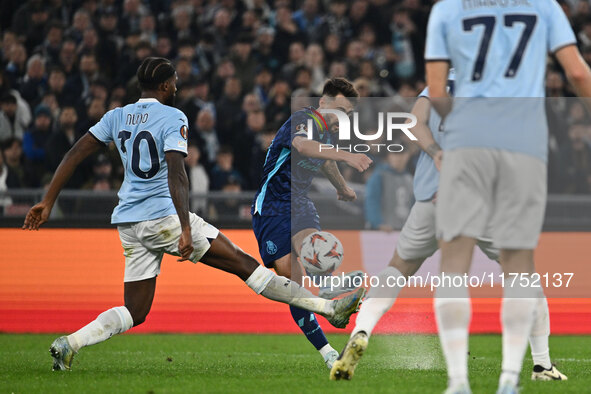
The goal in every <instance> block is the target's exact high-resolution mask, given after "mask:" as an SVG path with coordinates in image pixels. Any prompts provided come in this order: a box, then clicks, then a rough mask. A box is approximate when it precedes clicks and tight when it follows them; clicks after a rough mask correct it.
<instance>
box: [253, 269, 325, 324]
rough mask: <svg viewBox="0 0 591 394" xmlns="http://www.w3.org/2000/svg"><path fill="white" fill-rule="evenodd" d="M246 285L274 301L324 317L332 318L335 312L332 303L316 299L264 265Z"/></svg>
mask: <svg viewBox="0 0 591 394" xmlns="http://www.w3.org/2000/svg"><path fill="white" fill-rule="evenodd" d="M245 283H246V284H247V285H248V287H250V288H251V289H252V290H254V292H255V293H257V294H260V295H262V296H263V297H266V298H268V299H270V300H273V301H279V302H283V303H285V304H289V305H293V306H296V307H298V308H301V309H305V310H308V311H310V312H314V313H318V314H319V315H322V316H330V315H331V314H332V313H333V312H334V308H333V302H332V301H330V300H325V299H323V298H319V297H316V296H315V295H314V294H312V293H311V292H310V291H309V290H307V289H305V288H303V287H302V286H300V285H298V284H297V283H295V282H292V281H291V280H289V279H287V278H286V277H284V276H279V275H275V274H274V273H273V272H271V270H270V269H268V268H266V267H263V266H262V265H260V266H258V267H257V269H255V270H254V272H253V273H252V274H251V275H250V276H249V277H248V279H246V281H245Z"/></svg>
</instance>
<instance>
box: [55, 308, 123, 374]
mask: <svg viewBox="0 0 591 394" xmlns="http://www.w3.org/2000/svg"><path fill="white" fill-rule="evenodd" d="M132 326H133V320H132V318H131V314H130V313H129V311H128V310H127V308H126V307H124V306H118V307H116V308H111V309H109V310H107V311H105V312H103V313H101V314H100V315H98V317H97V318H96V319H95V320H94V321H92V322H90V323H89V324H87V325H86V326H84V327H82V328H81V329H80V330H78V331H76V332H75V333H73V334H71V335H68V336H63V337H59V338H57V339H56V340H55V341H53V343H52V344H51V347H50V348H49V352H50V353H51V356H52V357H53V370H54V371H65V370H69V369H70V367H71V366H72V360H73V358H74V355H75V354H76V353H78V351H79V350H80V349H81V348H82V347H84V346H90V345H94V344H96V343H99V342H103V341H106V340H107V339H109V338H110V337H112V336H113V335H115V334H120V333H122V332H125V331H127V330H129V329H130V328H131V327H132Z"/></svg>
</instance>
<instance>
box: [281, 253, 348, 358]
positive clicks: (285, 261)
mask: <svg viewBox="0 0 591 394" xmlns="http://www.w3.org/2000/svg"><path fill="white" fill-rule="evenodd" d="M293 256H294V255H293V254H292V253H289V254H287V255H285V256H283V257H281V258H279V259H277V260H275V261H274V262H273V268H274V269H275V272H276V273H277V274H278V275H281V276H285V277H286V278H289V279H291V280H295V281H296V282H298V283H300V284H301V280H300V279H301V277H302V270H301V267H300V264H299V262H298V261H297V259H295V258H293ZM289 311H290V312H291V317H292V318H293V321H294V322H295V324H297V325H298V327H299V328H300V330H302V332H303V333H304V335H305V336H306V338H307V339H308V341H309V342H310V343H311V344H312V346H314V347H315V348H316V350H318V352H319V353H320V355H321V356H322V359H323V360H324V363H325V365H326V366H327V367H328V368H329V369H330V368H331V367H332V364H333V362H334V360H336V358H337V357H338V356H339V353H338V352H337V351H336V350H334V349H333V348H332V346H330V344H329V343H328V340H327V339H326V336H325V335H324V332H323V331H322V328H321V327H320V324H319V323H318V320H317V319H316V315H314V313H311V312H310V311H307V310H305V309H302V308H298V307H295V306H293V305H290V306H289Z"/></svg>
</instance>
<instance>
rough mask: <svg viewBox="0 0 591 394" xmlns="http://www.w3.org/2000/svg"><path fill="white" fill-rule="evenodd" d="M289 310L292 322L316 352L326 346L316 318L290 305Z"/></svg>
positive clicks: (326, 341)
mask: <svg viewBox="0 0 591 394" xmlns="http://www.w3.org/2000/svg"><path fill="white" fill-rule="evenodd" d="M289 310H290V311H291V317H293V320H294V321H295V322H296V324H297V325H298V326H299V327H300V329H301V330H302V332H303V333H304V335H305V336H306V338H308V341H310V343H311V344H312V345H314V347H315V348H316V350H320V349H322V348H323V347H324V346H325V345H327V344H328V340H327V339H326V337H325V336H324V332H322V328H320V325H319V324H318V321H317V320H316V316H314V314H313V313H312V312H310V311H307V310H305V309H301V308H296V307H295V306H291V305H290V307H289Z"/></svg>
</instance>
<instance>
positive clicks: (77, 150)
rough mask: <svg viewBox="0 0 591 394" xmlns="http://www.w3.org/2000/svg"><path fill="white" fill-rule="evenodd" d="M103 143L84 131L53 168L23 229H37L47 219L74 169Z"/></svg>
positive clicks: (28, 214)
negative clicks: (49, 180) (47, 185)
mask: <svg viewBox="0 0 591 394" xmlns="http://www.w3.org/2000/svg"><path fill="white" fill-rule="evenodd" d="M103 146H104V144H103V143H102V142H100V141H99V140H97V139H96V138H95V137H94V136H93V135H92V134H91V133H86V134H85V135H84V136H83V137H82V138H80V140H78V142H76V144H75V145H74V146H73V147H72V148H71V149H70V150H69V151H68V153H66V155H65V156H64V158H63V159H62V161H61V163H60V165H59V166H58V167H57V169H56V170H55V174H54V175H53V178H52V179H51V183H50V184H49V188H48V190H47V193H46V194H45V197H43V200H41V202H40V203H38V204H37V205H35V206H34V207H32V208H31V209H30V210H29V212H28V213H27V216H26V217H25V223H24V224H23V229H24V230H38V229H39V226H41V225H42V224H43V223H45V222H46V221H47V219H49V214H50V213H51V209H52V208H53V205H54V204H55V201H56V200H57V196H58V195H59V193H60V191H61V190H62V188H63V187H64V185H65V184H66V182H68V180H69V179H70V177H71V176H72V174H73V173H74V170H75V169H76V167H78V165H79V164H80V163H81V162H82V160H84V159H86V158H87V157H88V156H90V155H92V154H93V153H95V152H96V151H97V150H99V149H100V148H101V147H103Z"/></svg>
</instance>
